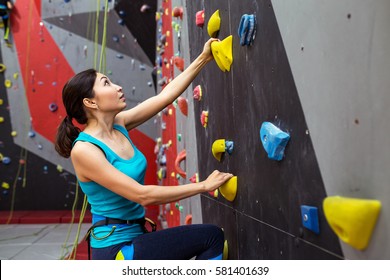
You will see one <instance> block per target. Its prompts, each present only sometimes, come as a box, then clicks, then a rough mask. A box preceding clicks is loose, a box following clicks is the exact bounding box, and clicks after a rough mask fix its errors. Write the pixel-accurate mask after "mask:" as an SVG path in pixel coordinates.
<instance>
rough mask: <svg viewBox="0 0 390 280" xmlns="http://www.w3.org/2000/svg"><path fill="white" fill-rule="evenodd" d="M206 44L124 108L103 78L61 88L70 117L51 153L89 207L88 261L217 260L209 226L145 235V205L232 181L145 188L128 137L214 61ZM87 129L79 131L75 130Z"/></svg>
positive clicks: (91, 75)
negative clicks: (67, 167) (154, 91)
mask: <svg viewBox="0 0 390 280" xmlns="http://www.w3.org/2000/svg"><path fill="white" fill-rule="evenodd" d="M214 40H216V39H210V40H209V41H207V42H206V44H205V45H204V48H203V51H202V53H201V54H200V55H199V56H198V57H197V58H196V59H195V61H194V62H192V63H191V65H189V66H188V68H187V69H186V70H185V71H184V72H182V73H181V74H180V75H179V76H177V77H176V78H175V79H174V80H173V81H172V82H170V83H169V84H168V85H167V86H166V87H165V88H164V90H163V91H162V92H161V93H160V94H158V95H156V96H153V97H151V98H149V99H147V100H145V101H144V102H142V103H141V104H139V105H137V106H136V107H134V108H131V109H129V110H124V109H125V107H126V102H125V101H126V100H125V97H124V94H123V92H122V88H121V87H120V86H118V85H116V84H113V83H112V82H111V81H110V80H109V79H108V78H107V77H106V76H105V75H103V74H101V73H97V72H96V71H95V70H92V69H90V70H86V71H83V72H81V73H79V74H77V75H75V76H74V77H73V78H71V79H70V80H69V81H68V82H67V83H66V85H65V86H64V88H63V91H62V99H63V103H64V106H65V108H66V113H67V116H66V117H65V119H64V120H63V122H62V123H61V125H60V126H59V128H58V133H57V139H56V147H55V148H56V150H57V152H58V153H59V154H60V155H61V156H63V157H66V158H68V157H69V156H70V157H71V160H72V163H73V166H74V169H75V172H76V176H77V179H78V181H79V184H80V187H81V188H82V190H83V192H84V193H85V194H86V195H87V197H88V202H89V203H90V205H91V212H92V220H93V221H92V222H93V225H94V226H93V229H92V232H91V235H92V237H91V247H92V259H116V258H117V259H190V258H193V257H196V258H197V259H221V258H222V251H223V243H224V236H223V232H222V230H221V229H220V228H218V227H216V226H214V225H188V226H180V227H174V228H169V229H166V230H161V231H156V232H151V233H147V234H144V233H145V231H144V226H143V224H144V222H145V220H144V215H145V210H144V207H143V206H147V205H157V204H163V203H169V202H173V201H178V200H181V199H184V198H187V197H190V196H193V195H196V194H199V193H203V192H209V191H214V190H215V189H217V188H218V187H219V186H220V185H222V184H223V183H225V182H226V181H228V180H229V179H230V178H231V177H232V176H233V175H232V174H230V173H223V172H219V171H217V170H216V171H214V172H213V173H211V174H210V175H209V176H208V178H207V179H206V180H204V181H203V182H199V183H193V184H187V185H181V186H175V187H164V186H158V185H143V183H144V176H145V170H146V159H145V157H144V155H143V154H142V153H141V152H140V151H139V150H138V149H137V148H136V147H135V146H134V145H133V143H132V142H131V140H130V138H129V136H128V133H127V131H128V130H131V129H133V128H135V127H137V126H138V125H140V124H142V123H143V122H145V121H147V120H149V119H150V118H152V117H153V116H154V115H156V114H157V113H158V112H160V111H161V110H163V109H164V108H165V107H166V106H168V105H169V104H171V103H172V102H173V101H174V100H175V99H177V98H178V97H179V96H180V94H182V93H183V91H184V90H185V89H186V88H187V87H188V85H189V84H190V83H191V82H192V81H193V79H194V78H195V77H196V75H197V74H198V73H199V72H200V70H201V69H202V68H203V67H204V66H205V65H206V64H207V63H208V62H209V61H211V60H212V59H213V57H212V54H211V49H210V45H211V43H212V42H213V41H214ZM72 119H75V120H76V121H77V122H78V123H80V124H85V128H84V130H83V132H80V130H79V129H78V128H77V127H75V126H74V125H73V124H72Z"/></svg>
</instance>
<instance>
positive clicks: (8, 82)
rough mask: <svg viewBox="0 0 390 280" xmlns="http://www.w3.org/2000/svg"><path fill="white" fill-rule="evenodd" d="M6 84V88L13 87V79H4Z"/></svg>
mask: <svg viewBox="0 0 390 280" xmlns="http://www.w3.org/2000/svg"><path fill="white" fill-rule="evenodd" d="M4 85H5V87H6V88H10V87H12V82H11V80H9V79H7V80H5V81H4Z"/></svg>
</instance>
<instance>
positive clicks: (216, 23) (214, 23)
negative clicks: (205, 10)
mask: <svg viewBox="0 0 390 280" xmlns="http://www.w3.org/2000/svg"><path fill="white" fill-rule="evenodd" d="M220 28H221V18H220V16H219V10H216V11H215V12H214V14H212V15H211V17H210V19H209V22H208V23H207V33H208V34H209V36H210V37H213V38H216V37H217V35H218V31H219V29H220Z"/></svg>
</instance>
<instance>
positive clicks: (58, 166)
mask: <svg viewBox="0 0 390 280" xmlns="http://www.w3.org/2000/svg"><path fill="white" fill-rule="evenodd" d="M57 171H58V172H60V173H62V172H63V171H64V168H63V167H62V166H61V165H59V164H58V165H57Z"/></svg>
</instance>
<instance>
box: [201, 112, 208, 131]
mask: <svg viewBox="0 0 390 280" xmlns="http://www.w3.org/2000/svg"><path fill="white" fill-rule="evenodd" d="M200 122H201V123H202V125H203V127H204V128H206V127H207V124H208V122H209V111H202V114H201V115H200Z"/></svg>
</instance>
